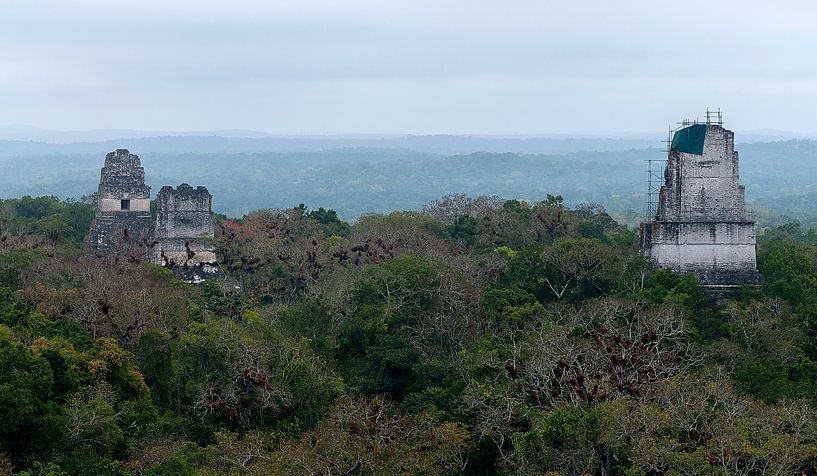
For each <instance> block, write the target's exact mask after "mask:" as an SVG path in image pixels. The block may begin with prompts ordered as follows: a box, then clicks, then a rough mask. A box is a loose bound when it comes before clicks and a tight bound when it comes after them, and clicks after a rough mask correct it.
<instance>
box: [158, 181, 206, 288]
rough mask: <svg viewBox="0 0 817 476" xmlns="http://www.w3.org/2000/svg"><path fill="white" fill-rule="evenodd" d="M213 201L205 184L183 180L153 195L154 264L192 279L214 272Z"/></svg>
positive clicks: (196, 279) (198, 278)
mask: <svg viewBox="0 0 817 476" xmlns="http://www.w3.org/2000/svg"><path fill="white" fill-rule="evenodd" d="M212 200H213V196H212V195H210V192H208V191H207V188H206V187H202V186H198V187H196V188H193V187H191V186H190V185H188V184H186V183H183V184H181V185H179V186H178V187H177V188H175V189H174V188H173V187H168V186H165V187H162V189H161V190H160V191H159V194H158V196H157V197H156V228H155V231H154V243H153V249H152V253H151V256H152V261H153V262H154V263H156V264H159V265H162V266H164V267H167V268H171V269H174V270H177V271H180V272H181V273H182V274H183V275H184V276H183V277H185V278H186V280H188V281H194V282H195V281H199V280H204V279H207V278H208V277H210V275H212V274H213V273H215V272H217V268H216V265H215V263H216V253H215V246H214V245H213V237H214V236H215V220H214V218H213V210H212Z"/></svg>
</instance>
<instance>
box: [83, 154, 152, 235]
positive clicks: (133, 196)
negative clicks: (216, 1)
mask: <svg viewBox="0 0 817 476" xmlns="http://www.w3.org/2000/svg"><path fill="white" fill-rule="evenodd" d="M152 236H153V219H152V217H151V215H150V187H149V186H147V185H146V184H145V169H144V168H143V167H142V164H141V163H140V161H139V156H138V155H136V154H131V153H130V152H129V151H128V149H116V150H115V151H113V152H110V153H108V154H107V155H106V156H105V165H104V166H103V167H102V172H101V176H100V180H99V188H98V190H97V197H96V211H95V213H94V219H93V221H92V222H91V230H90V232H89V233H88V238H87V241H88V244H89V245H90V246H91V248H92V249H94V250H109V249H115V248H119V247H121V246H140V245H144V244H147V243H148V242H150V241H151V239H152Z"/></svg>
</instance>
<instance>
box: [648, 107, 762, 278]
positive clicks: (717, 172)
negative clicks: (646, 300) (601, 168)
mask: <svg viewBox="0 0 817 476" xmlns="http://www.w3.org/2000/svg"><path fill="white" fill-rule="evenodd" d="M667 142H668V146H669V147H668V150H667V160H666V162H665V164H664V167H663V170H661V169H660V168H659V169H658V170H656V167H655V165H656V164H655V163H654V161H650V163H649V181H648V200H647V202H648V203H647V210H648V212H647V213H648V216H647V221H645V222H644V223H642V224H641V227H640V244H641V251H642V253H643V254H644V255H645V256H647V257H648V258H649V259H650V260H651V261H652V262H653V263H654V264H655V265H656V266H658V267H662V268H671V269H673V270H675V271H678V272H682V273H693V274H694V275H695V276H696V277H697V278H698V280H699V281H700V282H701V284H702V285H703V286H704V287H705V288H706V289H708V290H710V291H715V292H730V291H732V290H736V289H739V288H740V287H741V286H744V285H757V284H760V282H761V279H762V278H761V276H760V273H758V271H757V260H756V246H755V223H754V221H752V220H751V219H750V217H749V216H748V215H747V212H746V202H745V199H744V189H743V186H742V185H740V180H739V178H740V176H739V173H738V153H737V152H736V151H735V139H734V133H733V132H732V131H730V130H727V129H725V128H724V127H723V117H722V115H721V112H720V111H716V112H710V111H707V114H706V121H697V120H696V121H684V122H683V123H681V127H679V128H678V129H676V130H672V131H670V136H669V137H668V141H667ZM662 162H663V161H662ZM659 174H660V175H659ZM659 183H660V184H661V185H660V188H659V187H658V184H659ZM656 196H657V200H655V197H656Z"/></svg>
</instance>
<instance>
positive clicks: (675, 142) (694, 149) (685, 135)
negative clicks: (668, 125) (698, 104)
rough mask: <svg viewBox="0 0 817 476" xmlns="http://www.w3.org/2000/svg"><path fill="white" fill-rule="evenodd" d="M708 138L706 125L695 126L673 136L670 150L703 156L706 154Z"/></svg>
mask: <svg viewBox="0 0 817 476" xmlns="http://www.w3.org/2000/svg"><path fill="white" fill-rule="evenodd" d="M705 138H706V124H693V125H691V126H689V127H684V128H683V129H681V130H679V131H676V132H675V135H674V136H672V145H671V146H670V150H674V151H676V152H686V153H687V154H695V155H701V154H703V153H704V139H705Z"/></svg>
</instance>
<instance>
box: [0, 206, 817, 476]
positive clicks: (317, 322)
mask: <svg viewBox="0 0 817 476" xmlns="http://www.w3.org/2000/svg"><path fill="white" fill-rule="evenodd" d="M92 216H93V210H92V207H91V206H90V205H88V204H84V203H79V202H71V201H60V200H58V199H56V198H54V197H40V198H31V197H24V198H20V199H10V200H2V201H0V422H2V425H0V474H2V473H4V472H5V473H12V472H13V473H15V474H18V473H19V474H25V475H49V476H59V475H74V474H83V475H88V474H93V475H127V474H132V475H153V476H156V475H193V474H201V475H221V474H234V475H266V474H326V475H329V474H332V475H334V474H429V475H430V474H442V475H454V474H467V475H493V474H553V475H556V474H563V475H584V474H600V475H648V474H745V475H753V474H802V473H806V474H814V473H815V471H817V413H816V412H817V347H815V343H817V340H816V339H817V251H815V250H817V248H815V246H817V233H815V232H814V231H805V230H803V229H801V227H800V225H799V224H797V223H791V224H788V225H785V226H781V227H778V228H775V229H772V230H769V231H767V232H765V233H763V234H761V235H760V237H759V243H758V266H759V269H760V271H761V272H762V273H763V274H764V276H765V283H764V285H763V286H762V287H761V288H760V289H748V288H747V289H745V290H743V291H742V292H741V293H740V294H739V295H737V296H734V297H733V298H732V299H728V300H722V301H719V302H718V303H713V302H711V301H710V300H708V299H707V297H706V296H705V295H704V293H703V291H702V290H701V287H700V286H699V285H698V283H697V282H696V280H695V279H694V277H692V276H690V275H679V274H675V273H673V272H671V271H668V270H659V271H653V270H652V269H651V267H650V266H649V265H648V263H647V262H646V261H645V260H644V258H642V257H641V256H640V255H639V253H638V244H637V241H638V240H637V233H636V232H635V231H633V230H632V229H629V228H627V227H626V226H623V225H621V224H619V223H617V222H616V221H615V220H613V219H612V218H611V217H610V216H609V215H608V214H607V212H606V211H605V210H604V209H603V208H601V207H600V206H598V205H581V206H578V207H576V208H572V209H571V208H568V207H566V206H565V205H564V202H563V199H562V197H560V196H553V195H548V196H547V197H546V199H545V200H543V201H542V202H537V203H528V202H521V201H516V200H507V201H506V200H499V199H497V198H494V197H476V198H472V197H467V196H464V195H452V196H447V197H444V198H442V199H440V200H437V201H435V202H433V203H431V204H429V205H428V206H426V207H425V208H424V209H423V210H422V211H414V212H395V213H391V214H388V215H380V214H369V215H363V216H361V217H360V218H359V219H358V220H357V221H355V222H354V223H347V222H345V221H343V220H341V219H340V218H339V217H338V215H337V213H335V212H334V210H330V209H323V208H318V209H315V210H312V209H309V208H307V207H306V206H304V205H300V206H297V207H294V208H292V209H288V210H260V211H257V212H253V213H250V214H248V215H245V216H244V217H242V218H241V219H228V218H226V217H219V219H218V223H217V233H216V244H217V249H218V256H219V260H220V265H221V267H222V270H223V271H224V273H225V274H226V276H227V279H226V280H224V281H211V282H206V283H204V284H202V285H199V286H192V285H189V284H186V283H183V282H180V281H178V280H176V279H174V276H173V273H172V272H171V271H169V270H166V269H162V268H160V267H157V266H154V265H151V264H148V263H145V262H142V261H141V260H139V259H136V258H135V257H134V256H133V255H132V253H131V251H132V250H129V249H127V248H123V249H120V250H118V251H117V252H116V253H114V254H112V255H104V256H103V255H95V254H89V253H87V252H86V250H85V249H84V248H83V244H82V237H83V235H84V233H85V232H86V231H87V229H88V226H89V223H90V220H91V218H92Z"/></svg>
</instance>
